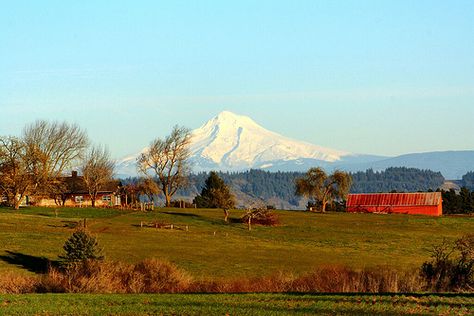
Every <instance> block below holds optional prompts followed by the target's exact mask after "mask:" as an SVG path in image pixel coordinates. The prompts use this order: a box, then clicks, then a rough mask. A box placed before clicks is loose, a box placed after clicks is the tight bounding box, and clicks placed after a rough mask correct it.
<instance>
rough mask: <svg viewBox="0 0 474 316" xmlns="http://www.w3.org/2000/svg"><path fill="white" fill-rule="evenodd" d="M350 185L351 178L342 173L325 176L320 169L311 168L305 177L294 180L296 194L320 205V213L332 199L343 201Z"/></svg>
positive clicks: (335, 172) (337, 172) (336, 172)
mask: <svg viewBox="0 0 474 316" xmlns="http://www.w3.org/2000/svg"><path fill="white" fill-rule="evenodd" d="M351 185H352V177H351V176H350V175H349V174H348V173H347V172H343V171H337V170H336V171H334V173H333V174H331V175H329V176H328V175H327V174H326V172H325V171H324V170H323V169H321V168H311V169H309V170H308V172H306V174H305V176H304V177H302V178H300V179H297V180H296V194H297V195H300V196H305V197H307V198H309V199H315V200H316V201H318V202H320V203H321V212H323V213H324V212H325V211H326V206H327V204H328V203H330V202H333V201H334V199H344V198H345V197H346V196H347V194H348V193H349V190H350V188H351Z"/></svg>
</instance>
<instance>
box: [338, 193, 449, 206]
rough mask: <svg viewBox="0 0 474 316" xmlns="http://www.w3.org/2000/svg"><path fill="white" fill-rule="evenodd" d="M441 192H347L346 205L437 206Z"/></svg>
mask: <svg viewBox="0 0 474 316" xmlns="http://www.w3.org/2000/svg"><path fill="white" fill-rule="evenodd" d="M440 203H441V192H427V193H367V194H349V196H348V198H347V206H437V205H439V204H440Z"/></svg>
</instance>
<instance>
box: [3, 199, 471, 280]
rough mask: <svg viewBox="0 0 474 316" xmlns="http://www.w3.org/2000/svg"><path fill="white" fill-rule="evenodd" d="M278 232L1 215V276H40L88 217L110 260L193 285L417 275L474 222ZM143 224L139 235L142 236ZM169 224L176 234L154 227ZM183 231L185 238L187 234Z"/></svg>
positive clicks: (394, 221)
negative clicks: (179, 275)
mask: <svg viewBox="0 0 474 316" xmlns="http://www.w3.org/2000/svg"><path fill="white" fill-rule="evenodd" d="M277 213H278V215H279V217H280V221H281V224H280V225H279V226H277V227H257V226H255V227H253V230H252V231H248V230H247V226H246V225H244V224H242V223H239V222H238V221H239V218H240V216H241V215H242V214H243V213H242V211H237V210H235V211H231V217H230V219H231V221H230V223H229V224H227V223H225V222H224V221H223V212H222V211H221V210H209V209H155V211H153V212H147V213H144V212H131V211H121V210H114V209H91V208H58V209H54V208H23V209H20V210H19V211H14V210H11V209H8V208H1V209H0V272H1V271H7V270H12V271H17V272H18V271H21V272H25V273H34V272H42V271H41V270H42V268H41V267H44V266H45V262H46V261H47V260H53V261H54V260H55V259H57V256H58V254H60V252H61V250H62V245H63V244H64V241H65V239H66V238H67V237H68V236H69V235H70V234H71V233H72V232H73V231H74V229H75V228H74V227H75V226H76V225H78V223H79V224H82V223H83V219H84V218H87V226H88V229H89V230H90V231H91V232H92V233H93V234H95V235H96V236H97V237H98V239H99V243H100V245H101V246H102V248H103V249H104V253H105V256H106V258H107V259H110V260H120V261H126V262H136V261H139V260H142V259H145V258H151V257H154V258H159V259H164V260H168V261H171V262H174V263H175V264H176V265H178V266H179V267H181V268H183V269H185V270H186V271H188V272H189V273H190V274H191V275H192V276H193V277H194V278H196V279H210V278H229V279H232V278H238V277H240V276H261V275H271V274H273V273H277V272H279V271H284V272H288V273H294V274H302V273H305V272H308V271H311V270H312V269H313V268H314V267H316V266H321V265H334V264H337V265H348V266H351V267H355V268H359V267H364V266H375V265H389V266H393V267H397V268H400V269H408V268H414V267H419V266H420V264H421V263H422V262H423V261H425V260H427V259H428V258H429V251H430V249H431V247H432V246H433V244H436V243H439V242H441V241H442V240H443V239H444V238H446V239H448V240H455V239H456V238H459V237H461V236H462V235H463V234H466V233H472V232H474V218H473V217H459V216H458V217H441V218H433V217H425V216H413V215H412V216H410V215H376V214H348V213H328V214H314V213H308V212H295V211H277ZM142 222H143V224H144V226H145V227H141V223H142ZM155 222H158V223H159V224H173V226H174V229H173V230H171V229H160V228H158V229H157V228H154V227H147V225H148V224H150V225H151V226H153V225H154V223H155ZM186 226H187V230H186Z"/></svg>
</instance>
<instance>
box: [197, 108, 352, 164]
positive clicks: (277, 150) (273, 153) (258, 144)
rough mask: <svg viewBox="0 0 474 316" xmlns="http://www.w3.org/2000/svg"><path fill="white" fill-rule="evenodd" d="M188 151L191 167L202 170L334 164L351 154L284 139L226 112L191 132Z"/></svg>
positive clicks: (246, 119)
mask: <svg viewBox="0 0 474 316" xmlns="http://www.w3.org/2000/svg"><path fill="white" fill-rule="evenodd" d="M191 150H192V153H193V155H192V160H193V162H194V167H195V168H196V169H201V170H207V169H215V168H219V169H224V170H242V169H249V168H255V167H259V168H266V167H270V166H273V163H274V162H276V161H295V160H298V159H304V158H306V159H315V160H320V161H325V162H334V161H338V160H341V157H343V156H347V155H350V154H349V153H347V152H344V151H340V150H334V149H329V148H324V147H320V146H316V145H313V144H309V143H305V142H301V141H296V140H293V139H290V138H287V137H284V136H282V135H280V134H277V133H274V132H271V131H269V130H267V129H265V128H263V127H262V126H260V125H258V124H257V123H255V121H253V120H252V119H251V118H249V117H247V116H242V115H237V114H234V113H231V112H227V111H224V112H222V113H220V114H219V115H217V116H216V117H214V118H213V119H211V120H210V121H208V122H207V123H206V124H204V125H203V126H201V127H200V128H198V129H196V130H194V131H193V141H192V146H191Z"/></svg>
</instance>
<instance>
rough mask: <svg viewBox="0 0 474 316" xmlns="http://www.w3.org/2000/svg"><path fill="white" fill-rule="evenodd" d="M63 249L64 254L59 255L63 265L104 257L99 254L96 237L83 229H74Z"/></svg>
mask: <svg viewBox="0 0 474 316" xmlns="http://www.w3.org/2000/svg"><path fill="white" fill-rule="evenodd" d="M63 249H64V252H65V254H64V255H60V256H59V259H60V260H61V261H62V265H63V266H69V265H72V264H76V263H80V262H83V261H86V260H102V259H104V257H103V256H102V255H101V249H100V248H99V244H98V242H97V239H96V238H95V237H93V236H91V235H90V234H89V233H87V232H86V231H85V229H79V230H77V231H75V232H74V233H73V234H72V235H71V237H69V239H68V240H66V242H65V243H64V246H63Z"/></svg>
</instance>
